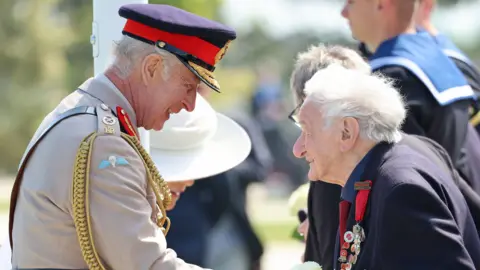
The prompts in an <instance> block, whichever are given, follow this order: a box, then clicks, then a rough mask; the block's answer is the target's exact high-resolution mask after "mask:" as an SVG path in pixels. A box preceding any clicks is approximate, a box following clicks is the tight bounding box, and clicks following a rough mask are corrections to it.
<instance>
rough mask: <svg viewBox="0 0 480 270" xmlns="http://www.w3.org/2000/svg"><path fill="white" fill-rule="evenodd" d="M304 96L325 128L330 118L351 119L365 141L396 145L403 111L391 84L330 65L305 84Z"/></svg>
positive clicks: (377, 77)
mask: <svg viewBox="0 0 480 270" xmlns="http://www.w3.org/2000/svg"><path fill="white" fill-rule="evenodd" d="M305 93H306V95H307V97H306V100H305V103H309V102H312V103H313V104H315V105H316V106H317V108H318V109H319V110H320V112H321V113H322V117H323V119H324V120H325V126H324V128H326V127H328V126H329V125H330V123H331V120H332V119H333V118H343V117H353V118H355V119H357V121H358V124H359V128H360V137H362V138H364V139H368V140H371V141H374V142H382V141H385V142H395V141H396V140H397V139H398V138H399V135H400V128H401V125H402V124H403V121H404V120H405V117H406V108H405V103H404V100H403V97H402V96H401V95H400V93H399V92H398V91H397V89H395V87H394V86H393V80H390V79H387V78H386V77H384V76H382V75H380V74H365V73H364V72H360V71H358V70H349V69H346V68H344V67H342V66H340V65H338V64H333V65H330V66H329V67H327V68H325V69H323V70H320V71H318V72H317V73H316V74H315V75H314V76H313V77H312V78H311V79H310V80H309V81H308V82H307V83H306V84H305Z"/></svg>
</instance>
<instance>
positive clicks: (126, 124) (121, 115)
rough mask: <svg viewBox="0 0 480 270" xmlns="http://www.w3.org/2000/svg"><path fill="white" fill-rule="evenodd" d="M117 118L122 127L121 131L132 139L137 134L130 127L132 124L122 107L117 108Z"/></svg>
mask: <svg viewBox="0 0 480 270" xmlns="http://www.w3.org/2000/svg"><path fill="white" fill-rule="evenodd" d="M117 117H118V120H119V121H120V124H121V125H122V127H123V129H124V130H125V132H126V133H127V134H128V135H130V136H132V137H136V136H137V133H136V132H135V129H134V128H133V126H132V122H131V121H130V117H129V116H128V114H127V113H126V112H125V110H124V109H122V107H120V106H117Z"/></svg>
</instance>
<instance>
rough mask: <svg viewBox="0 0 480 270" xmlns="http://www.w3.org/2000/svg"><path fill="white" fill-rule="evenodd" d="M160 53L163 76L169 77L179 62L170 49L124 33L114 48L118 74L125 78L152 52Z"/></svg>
mask: <svg viewBox="0 0 480 270" xmlns="http://www.w3.org/2000/svg"><path fill="white" fill-rule="evenodd" d="M154 53H157V54H160V55H161V56H162V59H163V76H164V78H165V79H166V78H168V76H169V71H170V68H171V67H173V65H175V64H177V63H178V62H179V61H178V60H177V61H175V58H176V57H175V56H174V55H173V54H171V53H170V52H168V51H165V50H161V49H158V48H156V47H155V46H153V45H151V44H148V43H145V42H142V41H140V40H137V39H134V38H131V37H129V36H126V35H124V36H123V37H122V39H121V40H120V41H119V42H118V43H117V44H116V46H115V48H114V52H113V54H114V57H115V58H114V62H113V65H114V66H115V67H116V68H117V70H118V72H117V73H118V76H120V77H121V78H123V79H125V78H126V77H127V76H128V75H130V73H131V72H132V71H133V69H134V68H135V66H136V65H137V64H138V63H139V62H140V61H142V60H143V59H144V58H145V57H146V56H148V55H150V54H154Z"/></svg>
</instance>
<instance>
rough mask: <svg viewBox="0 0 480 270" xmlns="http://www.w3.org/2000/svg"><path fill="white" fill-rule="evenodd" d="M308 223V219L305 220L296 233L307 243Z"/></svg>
mask: <svg viewBox="0 0 480 270" xmlns="http://www.w3.org/2000/svg"><path fill="white" fill-rule="evenodd" d="M309 226H310V225H309V222H308V218H307V219H305V220H304V221H303V222H302V223H301V224H300V225H299V226H298V229H297V231H298V233H299V234H300V235H301V236H303V239H304V240H305V241H307V235H308V227H309Z"/></svg>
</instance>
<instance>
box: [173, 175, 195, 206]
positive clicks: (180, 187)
mask: <svg viewBox="0 0 480 270" xmlns="http://www.w3.org/2000/svg"><path fill="white" fill-rule="evenodd" d="M167 185H168V187H169V188H170V192H171V193H172V202H171V203H170V205H169V206H168V207H167V211H170V210H172V209H173V208H175V205H176V204H177V200H178V199H180V195H181V194H182V193H183V192H185V189H187V187H191V186H192V185H193V180H186V181H178V182H177V181H176V182H167Z"/></svg>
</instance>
